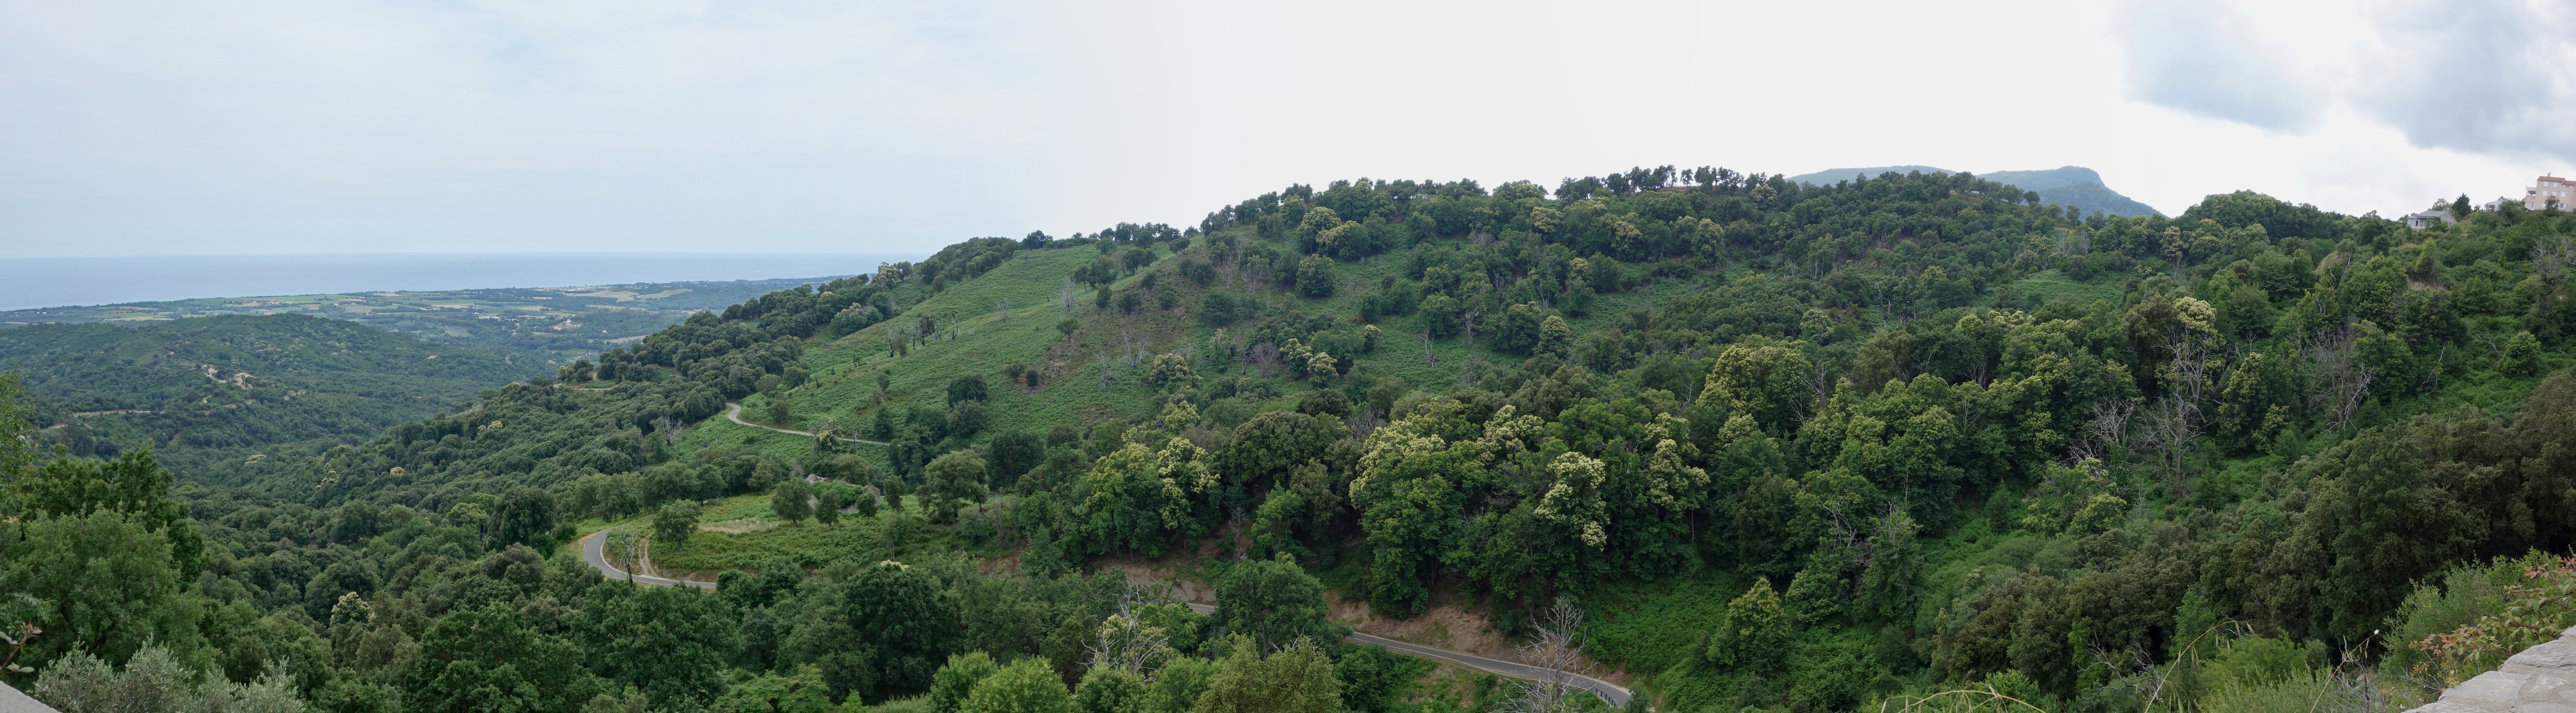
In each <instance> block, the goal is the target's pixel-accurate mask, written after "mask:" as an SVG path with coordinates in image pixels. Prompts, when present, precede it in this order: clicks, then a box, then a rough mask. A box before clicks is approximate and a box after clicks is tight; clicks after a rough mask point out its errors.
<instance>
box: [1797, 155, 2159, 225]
mask: <svg viewBox="0 0 2576 713" xmlns="http://www.w3.org/2000/svg"><path fill="white" fill-rule="evenodd" d="M1890 171H1894V172H1896V173H1913V172H1916V171H1921V172H1923V173H1930V174H1936V175H1938V174H1947V173H1950V171H1949V170H1948V169H1942V168H1934V167H1931V166H1879V167H1875V168H1835V169H1827V170H1823V171H1817V172H1815V173H1810V174H1805V175H1800V176H1790V177H1789V180H1792V181H1797V182H1800V183H1811V184H1815V185H1819V186H1825V185H1832V184H1833V183H1834V182H1836V181H1848V180H1851V179H1852V177H1854V176H1873V177H1874V176H1877V175H1879V174H1882V173H1887V172H1890ZM1978 177H1980V178H1984V179H1986V180H1989V181H1995V182H1997V183H2008V184H2012V185H2013V186H2016V187H2019V188H2021V189H2022V190H2025V191H2036V192H2038V193H2039V199H2040V200H2043V201H2047V202H2050V203H2056V204H2059V205H2071V206H2075V207H2076V208H2077V209H2079V210H2081V211H2083V212H2084V213H2087V214H2090V213H2092V212H2094V211H2101V212H2103V213H2108V214H2111V215H2131V216H2135V215H2164V213H2161V212H2158V211H2157V210H2156V209H2154V208H2151V207H2148V206H2147V204H2145V203H2140V202H2137V201H2135V200H2132V199H2130V198H2129V197H2128V196H2124V195H2120V192H2119V191H2114V190H2111V188H2110V187H2109V186H2106V185H2103V184H2102V174H2100V173H2095V172H2094V171H2093V169H2090V168H2085V167H2082V166H2060V167H2058V168H2053V169H2049V170H2045V171H1995V172H1993V173H1981V174H1978Z"/></svg>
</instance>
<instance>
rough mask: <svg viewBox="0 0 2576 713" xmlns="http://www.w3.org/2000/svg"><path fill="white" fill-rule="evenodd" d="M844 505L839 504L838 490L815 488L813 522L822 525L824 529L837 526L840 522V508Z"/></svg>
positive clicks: (839, 494) (834, 488)
mask: <svg viewBox="0 0 2576 713" xmlns="http://www.w3.org/2000/svg"><path fill="white" fill-rule="evenodd" d="M844 505H845V503H842V502H841V489H840V488H837V487H833V488H816V489H815V490H814V521H815V522H819V523H823V525H824V526H825V527H830V526H832V525H836V524H839V523H840V522H841V508H842V507H843V506H844Z"/></svg>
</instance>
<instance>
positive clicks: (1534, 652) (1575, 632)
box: [1509, 597, 1590, 713]
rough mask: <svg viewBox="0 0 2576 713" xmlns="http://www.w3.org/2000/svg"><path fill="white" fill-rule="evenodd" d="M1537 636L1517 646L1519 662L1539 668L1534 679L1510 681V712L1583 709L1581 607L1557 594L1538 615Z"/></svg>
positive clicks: (1584, 669)
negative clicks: (1553, 600) (1551, 603)
mask: <svg viewBox="0 0 2576 713" xmlns="http://www.w3.org/2000/svg"><path fill="white" fill-rule="evenodd" d="M1538 625H1539V626H1538V636H1537V637H1535V638H1533V639H1532V640H1530V642H1529V643H1526V644H1522V645H1521V647H1520V658H1521V663H1522V664H1525V665H1528V666H1529V667H1531V668H1535V669H1538V670H1539V674H1538V678H1536V679H1533V680H1518V681H1514V682H1513V685H1514V690H1513V692H1512V697H1511V703H1510V704H1509V708H1510V710H1511V711H1513V713H1573V712H1575V711H1581V710H1583V706H1582V704H1581V703H1580V702H1579V701H1581V700H1582V698H1581V694H1582V693H1583V686H1582V679H1583V678H1584V674H1585V673H1587V669H1589V668H1590V666H1589V664H1585V663H1584V662H1583V642H1582V640H1581V639H1580V638H1579V637H1580V636H1581V632H1582V630H1583V609H1582V608H1580V607H1576V606H1574V602H1573V601H1572V600H1570V599H1566V598H1564V597H1558V598H1557V600H1556V605H1555V606H1551V607H1548V610H1547V611H1546V613H1543V614H1541V615H1539V621H1538Z"/></svg>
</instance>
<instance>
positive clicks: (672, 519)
mask: <svg viewBox="0 0 2576 713" xmlns="http://www.w3.org/2000/svg"><path fill="white" fill-rule="evenodd" d="M698 514H699V508H698V503H697V501H694V500H674V501H671V502H669V503H664V504H663V505H662V509H661V510H658V511H655V512H654V513H653V541H654V542H659V543H662V544H665V545H670V546H671V549H675V550H676V549H680V548H681V547H684V546H687V545H688V544H689V535H690V534H693V533H696V532H697V531H698Z"/></svg>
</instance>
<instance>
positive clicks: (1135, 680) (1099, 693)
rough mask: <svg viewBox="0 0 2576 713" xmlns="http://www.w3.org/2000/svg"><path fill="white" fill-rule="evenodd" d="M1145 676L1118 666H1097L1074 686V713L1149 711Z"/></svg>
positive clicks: (1136, 712) (1148, 691) (1132, 712)
mask: <svg viewBox="0 0 2576 713" xmlns="http://www.w3.org/2000/svg"><path fill="white" fill-rule="evenodd" d="M1150 694H1151V691H1150V690H1149V689H1148V688H1147V684H1146V683H1145V677H1144V676H1140V675H1137V674H1136V672H1134V671H1129V670H1127V669H1123V668H1117V667H1114V666H1093V667H1091V670H1090V671H1086V672H1084V673H1083V674H1082V685H1080V686H1077V687H1075V688H1074V691H1073V711H1074V713H1149V712H1148V711H1147V706H1148V705H1149V704H1150V703H1151V700H1150Z"/></svg>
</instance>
